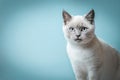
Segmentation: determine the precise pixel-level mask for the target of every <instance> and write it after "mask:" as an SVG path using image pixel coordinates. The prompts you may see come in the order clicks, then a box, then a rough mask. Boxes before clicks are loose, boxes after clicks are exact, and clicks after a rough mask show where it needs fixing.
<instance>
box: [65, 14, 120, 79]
mask: <svg viewBox="0 0 120 80" xmlns="http://www.w3.org/2000/svg"><path fill="white" fill-rule="evenodd" d="M78 24H80V25H81V24H82V25H84V26H87V27H89V30H90V32H91V33H90V34H92V35H91V37H90V39H89V38H87V37H86V36H85V34H86V33H82V35H83V36H82V35H81V36H82V37H81V38H83V41H81V42H75V41H74V40H73V38H72V37H70V36H73V35H71V34H69V33H68V27H70V26H71V25H72V26H76V25H78ZM94 29H95V26H94V25H91V24H90V23H89V22H88V21H87V20H86V19H85V17H84V16H72V19H71V21H69V22H68V23H67V25H64V26H63V32H64V36H65V38H66V40H67V52H68V56H69V58H70V61H71V64H72V67H73V71H74V73H75V77H76V80H120V57H119V54H118V52H117V51H116V50H115V49H114V48H112V47H111V46H109V45H108V44H106V43H105V42H104V41H102V40H100V39H98V38H97V37H96V36H95V34H94ZM89 30H88V32H89Z"/></svg>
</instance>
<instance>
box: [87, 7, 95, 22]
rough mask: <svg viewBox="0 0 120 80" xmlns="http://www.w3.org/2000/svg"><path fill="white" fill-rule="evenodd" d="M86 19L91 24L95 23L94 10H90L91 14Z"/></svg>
mask: <svg viewBox="0 0 120 80" xmlns="http://www.w3.org/2000/svg"><path fill="white" fill-rule="evenodd" d="M85 18H86V19H87V20H88V21H89V22H90V23H91V24H93V23H94V18H95V11H94V9H92V10H90V11H89V13H87V15H86V16H85Z"/></svg>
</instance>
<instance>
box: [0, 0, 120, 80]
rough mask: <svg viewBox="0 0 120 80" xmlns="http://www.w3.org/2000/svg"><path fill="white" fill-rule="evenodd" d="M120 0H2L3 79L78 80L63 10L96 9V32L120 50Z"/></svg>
mask: <svg viewBox="0 0 120 80" xmlns="http://www.w3.org/2000/svg"><path fill="white" fill-rule="evenodd" d="M119 3H120V1H119V0H0V40H1V41H0V80H75V77H74V74H73V71H72V67H71V64H70V62H69V59H68V57H67V53H66V49H65V48H66V41H65V39H64V37H63V32H62V24H63V20H62V15H61V13H62V10H63V9H65V10H66V11H68V12H69V13H70V14H72V15H79V14H80V15H83V14H84V13H87V12H88V11H89V10H90V9H92V8H93V9H94V10H95V12H96V18H95V20H96V34H97V36H100V37H102V38H103V39H104V40H105V41H106V42H107V43H109V44H110V45H112V46H113V47H115V48H116V49H117V50H118V51H120V40H119V39H120V7H119Z"/></svg>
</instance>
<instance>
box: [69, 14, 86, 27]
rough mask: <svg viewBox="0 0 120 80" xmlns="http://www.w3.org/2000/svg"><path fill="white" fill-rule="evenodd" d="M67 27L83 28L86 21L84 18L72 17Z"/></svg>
mask: <svg viewBox="0 0 120 80" xmlns="http://www.w3.org/2000/svg"><path fill="white" fill-rule="evenodd" d="M69 25H73V26H78V25H79V26H84V25H86V20H85V18H84V16H72V20H71V21H70V23H69Z"/></svg>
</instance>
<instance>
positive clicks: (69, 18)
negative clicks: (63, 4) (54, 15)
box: [62, 10, 72, 25]
mask: <svg viewBox="0 0 120 80" xmlns="http://www.w3.org/2000/svg"><path fill="white" fill-rule="evenodd" d="M62 16H63V20H64V24H65V25H66V24H67V22H69V21H70V20H71V18H72V16H71V15H70V14H69V13H68V12H66V11H65V10H63V12H62Z"/></svg>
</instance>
